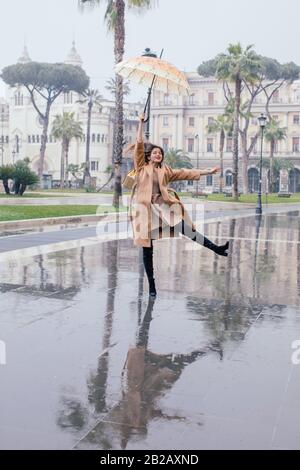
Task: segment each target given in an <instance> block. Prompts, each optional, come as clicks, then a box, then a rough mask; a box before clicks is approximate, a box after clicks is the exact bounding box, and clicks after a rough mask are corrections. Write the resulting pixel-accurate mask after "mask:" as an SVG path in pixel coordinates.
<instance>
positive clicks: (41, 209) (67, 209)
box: [0, 205, 126, 222]
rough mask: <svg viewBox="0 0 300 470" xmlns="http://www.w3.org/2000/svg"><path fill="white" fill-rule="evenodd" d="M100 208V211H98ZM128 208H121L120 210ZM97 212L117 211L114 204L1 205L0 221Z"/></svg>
mask: <svg viewBox="0 0 300 470" xmlns="http://www.w3.org/2000/svg"><path fill="white" fill-rule="evenodd" d="M97 209H98V211H97ZM125 210H126V208H120V212H123V211H125ZM96 212H98V214H99V213H104V212H116V209H115V208H114V207H113V206H95V205H93V206H85V205H76V206H75V205H74V206H73V205H72V206H1V205H0V221H2V222H4V221H9V220H26V219H41V218H46V217H64V216H76V215H87V214H96Z"/></svg>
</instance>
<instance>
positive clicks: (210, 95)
mask: <svg viewBox="0 0 300 470" xmlns="http://www.w3.org/2000/svg"><path fill="white" fill-rule="evenodd" d="M214 104H215V94H214V93H213V92H211V91H210V92H209V93H208V105H209V106H213V105H214Z"/></svg>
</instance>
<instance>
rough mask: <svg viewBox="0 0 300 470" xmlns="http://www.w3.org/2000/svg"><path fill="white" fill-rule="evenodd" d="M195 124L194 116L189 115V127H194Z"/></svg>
mask: <svg viewBox="0 0 300 470" xmlns="http://www.w3.org/2000/svg"><path fill="white" fill-rule="evenodd" d="M194 126H195V118H194V117H190V118H189V127H194Z"/></svg>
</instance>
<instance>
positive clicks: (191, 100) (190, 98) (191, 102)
mask: <svg viewBox="0 0 300 470" xmlns="http://www.w3.org/2000/svg"><path fill="white" fill-rule="evenodd" d="M189 104H191V105H194V104H195V95H190V96H189Z"/></svg>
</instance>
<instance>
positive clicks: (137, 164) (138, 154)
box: [134, 113, 145, 171]
mask: <svg viewBox="0 0 300 470" xmlns="http://www.w3.org/2000/svg"><path fill="white" fill-rule="evenodd" d="M139 118H140V122H139V127H138V133H137V139H136V144H135V148H134V168H135V170H136V171H138V170H140V169H141V168H142V167H143V166H144V164H145V152H144V140H143V133H144V119H145V114H144V113H142V114H141V115H140V117H139Z"/></svg>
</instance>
